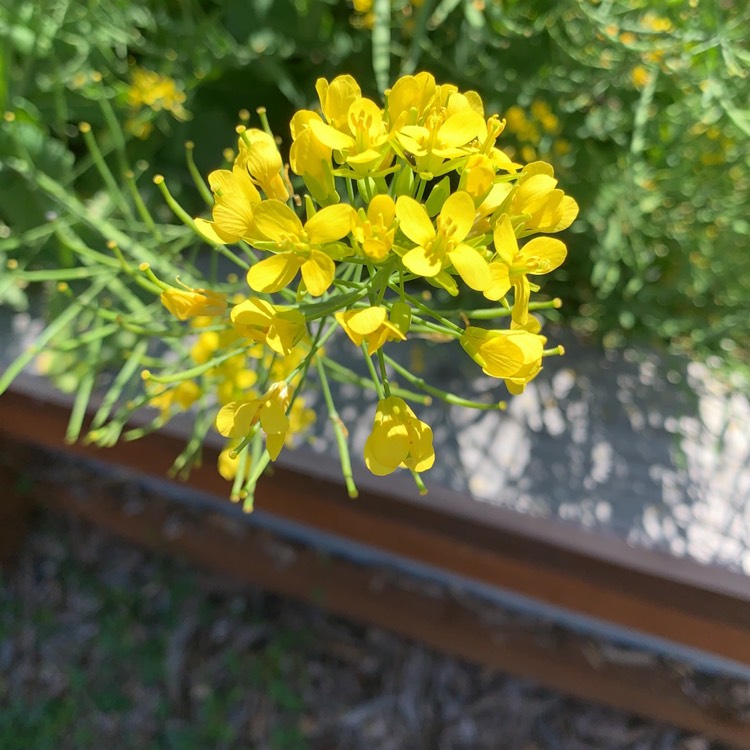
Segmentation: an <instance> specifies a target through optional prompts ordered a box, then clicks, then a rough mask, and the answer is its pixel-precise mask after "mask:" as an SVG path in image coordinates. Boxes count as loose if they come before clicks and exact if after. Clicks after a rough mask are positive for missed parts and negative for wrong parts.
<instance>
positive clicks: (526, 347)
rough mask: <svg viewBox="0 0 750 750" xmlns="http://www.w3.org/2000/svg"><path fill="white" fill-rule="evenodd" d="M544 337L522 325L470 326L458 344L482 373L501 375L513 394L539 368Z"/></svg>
mask: <svg viewBox="0 0 750 750" xmlns="http://www.w3.org/2000/svg"><path fill="white" fill-rule="evenodd" d="M546 341H547V339H546V338H545V337H544V336H540V335H539V334H536V333H531V332H530V331H526V330H523V329H520V328H519V329H515V330H513V329H512V330H503V331H498V330H496V331H488V330H486V329H484V328H476V327H474V326H469V327H468V328H467V329H466V330H465V331H464V333H463V335H462V336H461V346H462V347H463V348H464V350H465V351H466V353H467V354H468V355H469V356H470V357H471V358H472V359H473V360H474V361H475V362H476V363H477V364H478V365H479V366H480V367H481V368H482V370H483V372H484V373H485V375H489V376H490V377H493V378H501V379H502V380H504V381H505V385H506V387H507V388H508V390H509V391H510V392H511V393H512V394H514V395H516V394H519V393H522V392H523V389H524V387H525V386H526V383H528V382H529V381H530V380H532V379H533V378H534V377H536V375H537V374H538V373H539V371H540V370H541V369H542V352H543V349H544V344H545V343H546Z"/></svg>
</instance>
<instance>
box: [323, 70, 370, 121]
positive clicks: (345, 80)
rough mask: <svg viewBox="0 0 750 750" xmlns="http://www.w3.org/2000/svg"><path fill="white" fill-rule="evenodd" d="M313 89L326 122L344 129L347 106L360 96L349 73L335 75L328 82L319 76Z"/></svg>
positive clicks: (357, 86) (360, 92)
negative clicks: (316, 93) (318, 98)
mask: <svg viewBox="0 0 750 750" xmlns="http://www.w3.org/2000/svg"><path fill="white" fill-rule="evenodd" d="M315 90H316V91H317V92H318V96H319V97H320V108H321V109H322V110H323V114H324V115H325V116H326V119H327V120H328V122H330V123H331V124H332V125H333V126H334V127H335V128H339V129H340V130H344V128H345V127H346V119H347V114H348V113H349V107H350V106H351V105H352V103H353V102H355V101H356V100H357V99H359V98H360V97H361V96H362V90H361V89H360V88H359V84H358V83H357V82H356V81H355V80H354V78H353V77H352V76H350V75H343V76H337V77H336V78H334V79H333V80H332V81H331V82H330V83H328V81H326V79H325V78H319V79H318V80H317V82H316V84H315Z"/></svg>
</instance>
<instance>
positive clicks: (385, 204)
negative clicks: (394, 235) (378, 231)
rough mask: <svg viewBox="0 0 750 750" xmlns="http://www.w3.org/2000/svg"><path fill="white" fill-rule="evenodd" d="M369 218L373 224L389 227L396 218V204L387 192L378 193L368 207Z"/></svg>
mask: <svg viewBox="0 0 750 750" xmlns="http://www.w3.org/2000/svg"><path fill="white" fill-rule="evenodd" d="M367 218H368V219H369V220H370V221H371V222H372V223H373V224H380V225H382V226H384V227H389V226H390V225H391V224H393V220H394V219H395V218H396V204H395V203H394V202H393V198H391V196H390V195H387V194H380V195H376V196H375V197H374V198H373V199H372V200H371V201H370V205H369V206H368V207H367Z"/></svg>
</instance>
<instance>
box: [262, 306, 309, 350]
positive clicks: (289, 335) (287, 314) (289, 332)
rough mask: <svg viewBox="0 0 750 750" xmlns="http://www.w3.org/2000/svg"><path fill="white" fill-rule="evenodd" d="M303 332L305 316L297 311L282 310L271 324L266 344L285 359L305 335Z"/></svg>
mask: <svg viewBox="0 0 750 750" xmlns="http://www.w3.org/2000/svg"><path fill="white" fill-rule="evenodd" d="M305 330H306V329H305V316H304V315H303V314H302V313H301V312H300V311H299V310H282V311H280V312H277V313H276V315H275V316H274V318H273V321H272V322H271V326H270V328H269V329H268V335H267V336H266V343H267V344H268V346H270V347H271V349H273V350H274V351H275V352H276V353H277V354H281V355H282V356H284V357H286V356H287V355H288V354H290V353H291V351H292V349H294V347H295V346H297V344H298V343H299V342H300V340H301V339H302V337H303V336H304V335H305Z"/></svg>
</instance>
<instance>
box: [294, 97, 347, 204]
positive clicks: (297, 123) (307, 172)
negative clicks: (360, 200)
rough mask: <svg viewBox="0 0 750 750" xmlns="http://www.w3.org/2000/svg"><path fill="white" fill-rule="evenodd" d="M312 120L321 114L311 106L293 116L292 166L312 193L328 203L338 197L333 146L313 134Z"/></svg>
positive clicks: (322, 201) (323, 202) (335, 200)
mask: <svg viewBox="0 0 750 750" xmlns="http://www.w3.org/2000/svg"><path fill="white" fill-rule="evenodd" d="M313 120H320V116H319V115H318V114H317V113H316V112H310V111H309V110H300V111H299V112H297V113H296V114H295V115H294V117H292V121H291V123H290V128H291V131H292V139H293V143H292V146H291V148H290V149H289V166H290V167H291V168H292V172H294V174H297V175H300V177H302V179H303V180H304V182H305V186H306V187H307V189H308V190H309V191H310V195H312V197H313V198H315V200H316V201H317V202H318V203H319V204H320V205H321V206H328V205H331V204H332V203H338V201H339V196H338V193H337V192H336V186H335V183H334V177H333V166H332V164H331V155H332V153H333V150H332V149H331V148H330V147H329V146H326V145H325V144H323V143H321V142H320V141H319V140H318V139H317V138H316V137H315V136H314V135H313V132H312V130H311V128H310V123H311V122H312V121H313Z"/></svg>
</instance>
